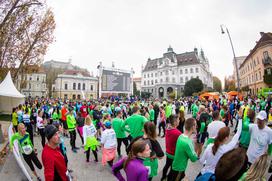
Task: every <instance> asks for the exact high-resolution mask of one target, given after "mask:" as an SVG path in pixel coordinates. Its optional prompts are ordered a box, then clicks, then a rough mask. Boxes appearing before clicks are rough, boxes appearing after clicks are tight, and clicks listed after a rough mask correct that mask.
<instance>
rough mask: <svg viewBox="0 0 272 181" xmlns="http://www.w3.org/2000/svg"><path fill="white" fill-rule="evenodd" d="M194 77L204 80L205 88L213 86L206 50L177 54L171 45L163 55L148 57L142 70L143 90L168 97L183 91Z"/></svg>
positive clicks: (157, 95)
mask: <svg viewBox="0 0 272 181" xmlns="http://www.w3.org/2000/svg"><path fill="white" fill-rule="evenodd" d="M192 78H199V79H200V80H202V82H203V84H204V87H205V88H212V87H213V79H212V73H211V72H210V70H209V61H208V59H207V58H206V57H205V55H204V51H203V50H201V51H200V52H198V50H197V48H195V49H194V51H192V52H185V53H181V54H176V53H175V52H174V51H173V49H172V48H171V47H169V48H168V49H167V52H166V53H164V54H163V57H161V58H156V59H153V60H152V59H150V58H149V59H148V60H147V63H146V65H145V67H144V69H143V70H142V82H141V84H142V88H141V91H144V92H150V93H152V95H153V96H154V97H167V95H168V94H169V93H171V92H173V91H176V92H177V93H178V94H179V93H180V92H183V90H184V85H185V83H186V82H187V81H189V80H190V79H192Z"/></svg>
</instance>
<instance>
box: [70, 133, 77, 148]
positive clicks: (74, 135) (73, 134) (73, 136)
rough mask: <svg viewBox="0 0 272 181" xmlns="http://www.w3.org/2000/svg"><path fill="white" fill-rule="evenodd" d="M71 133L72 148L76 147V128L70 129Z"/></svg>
mask: <svg viewBox="0 0 272 181" xmlns="http://www.w3.org/2000/svg"><path fill="white" fill-rule="evenodd" d="M69 133H70V145H71V147H72V149H75V148H76V130H72V131H69Z"/></svg>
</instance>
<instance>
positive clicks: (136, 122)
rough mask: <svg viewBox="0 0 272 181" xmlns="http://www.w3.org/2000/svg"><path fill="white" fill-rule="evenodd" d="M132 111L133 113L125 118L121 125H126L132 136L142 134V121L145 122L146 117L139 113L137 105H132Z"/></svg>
mask: <svg viewBox="0 0 272 181" xmlns="http://www.w3.org/2000/svg"><path fill="white" fill-rule="evenodd" d="M132 113H133V115H132V116H130V117H128V118H127V119H126V121H125V123H124V124H123V126H122V127H123V128H124V127H125V126H126V125H128V127H129V130H130V135H131V137H132V138H136V137H138V136H143V135H144V132H143V128H144V123H145V122H147V119H146V118H145V117H144V116H141V115H140V109H139V107H138V106H135V107H133V109H132Z"/></svg>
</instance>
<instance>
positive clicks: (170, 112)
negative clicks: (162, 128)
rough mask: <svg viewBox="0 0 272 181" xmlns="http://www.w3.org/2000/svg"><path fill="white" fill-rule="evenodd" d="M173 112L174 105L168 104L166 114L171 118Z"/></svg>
mask: <svg viewBox="0 0 272 181" xmlns="http://www.w3.org/2000/svg"><path fill="white" fill-rule="evenodd" d="M171 114H172V105H171V104H168V105H167V106H166V108H165V116H166V118H169V117H170V116H171Z"/></svg>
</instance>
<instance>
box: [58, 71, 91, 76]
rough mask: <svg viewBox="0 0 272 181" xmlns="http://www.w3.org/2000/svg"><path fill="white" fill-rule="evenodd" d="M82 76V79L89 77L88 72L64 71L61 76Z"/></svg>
mask: <svg viewBox="0 0 272 181" xmlns="http://www.w3.org/2000/svg"><path fill="white" fill-rule="evenodd" d="M77 74H82V75H83V76H84V77H91V75H90V72H88V71H81V70H66V71H65V72H63V75H77Z"/></svg>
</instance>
